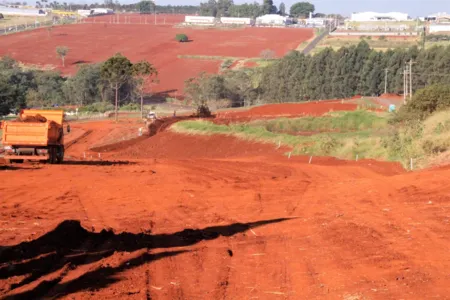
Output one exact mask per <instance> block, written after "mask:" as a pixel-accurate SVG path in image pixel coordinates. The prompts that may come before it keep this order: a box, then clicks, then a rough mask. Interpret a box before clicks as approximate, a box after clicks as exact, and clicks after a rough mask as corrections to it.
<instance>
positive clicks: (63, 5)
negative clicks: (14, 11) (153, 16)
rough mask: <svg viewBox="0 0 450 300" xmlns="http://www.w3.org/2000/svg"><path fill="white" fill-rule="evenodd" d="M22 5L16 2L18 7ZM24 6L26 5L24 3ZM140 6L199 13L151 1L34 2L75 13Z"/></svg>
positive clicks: (130, 9)
mask: <svg viewBox="0 0 450 300" xmlns="http://www.w3.org/2000/svg"><path fill="white" fill-rule="evenodd" d="M22 4H23V3H20V2H18V5H22ZM25 4H26V3H25ZM141 6H144V7H145V8H147V7H148V11H145V13H150V12H152V13H153V12H154V11H156V12H157V13H170V14H195V13H198V12H199V9H200V7H199V6H195V5H156V6H155V4H154V2H153V1H141V2H138V3H131V4H121V3H120V2H119V1H117V0H116V1H113V0H105V1H104V2H103V3H99V2H95V3H91V4H77V3H72V2H70V3H68V2H58V1H48V0H40V1H36V8H52V9H55V10H66V11H77V10H79V9H84V10H88V9H92V8H110V9H113V10H115V11H128V12H140V8H141Z"/></svg>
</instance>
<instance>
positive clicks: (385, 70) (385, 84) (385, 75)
mask: <svg viewBox="0 0 450 300" xmlns="http://www.w3.org/2000/svg"><path fill="white" fill-rule="evenodd" d="M388 70H389V69H388V68H386V69H384V72H385V73H384V93H385V94H387V74H388Z"/></svg>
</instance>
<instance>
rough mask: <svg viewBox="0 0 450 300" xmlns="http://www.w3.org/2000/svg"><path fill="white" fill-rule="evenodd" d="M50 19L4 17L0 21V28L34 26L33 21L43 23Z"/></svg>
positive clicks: (46, 17)
mask: <svg viewBox="0 0 450 300" xmlns="http://www.w3.org/2000/svg"><path fill="white" fill-rule="evenodd" d="M51 19H52V18H51V17H49V16H45V17H24V16H5V18H4V19H1V20H0V27H3V26H14V25H20V24H34V22H35V21H38V22H44V21H50V20H51Z"/></svg>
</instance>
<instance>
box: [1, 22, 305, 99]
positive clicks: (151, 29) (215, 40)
mask: <svg viewBox="0 0 450 300" xmlns="http://www.w3.org/2000/svg"><path fill="white" fill-rule="evenodd" d="M109 17H110V16H103V17H102V18H106V20H108V18H109ZM180 32H184V33H186V34H187V35H188V37H189V39H190V40H192V41H191V42H188V43H178V42H176V41H175V35H176V34H177V33H180ZM312 35H313V31H312V30H309V29H305V30H303V29H284V28H283V29H279V28H243V29H230V30H219V29H192V28H183V29H179V28H173V27H171V26H155V25H148V24H147V25H144V24H109V23H95V24H78V25H67V26H58V27H55V28H54V30H53V31H52V33H51V37H49V36H48V32H47V30H46V29H39V30H34V31H28V32H22V33H18V34H12V35H8V36H2V37H0V56H3V55H10V56H12V57H13V58H15V59H17V60H19V61H22V62H23V63H26V64H34V65H40V66H44V65H51V66H57V68H58V69H59V70H61V71H62V72H63V73H65V74H73V73H75V72H76V70H77V66H78V65H80V64H83V63H95V62H101V61H104V60H106V59H108V58H109V57H110V56H112V55H114V54H115V53H117V52H121V53H122V54H124V55H126V56H127V57H128V58H130V59H131V60H132V61H138V60H141V59H145V60H148V61H149V62H151V63H153V64H154V65H155V66H156V68H157V69H158V71H159V76H160V84H157V85H155V86H153V91H156V92H164V91H172V94H175V93H174V90H178V93H182V89H183V86H184V80H186V79H188V78H190V77H193V76H196V75H198V73H199V72H200V71H206V72H212V73H217V72H218V70H219V65H220V61H211V60H198V59H192V58H191V59H187V58H184V59H181V58H179V56H180V55H195V56H199V55H200V56H238V57H255V56H256V57H257V56H259V54H260V52H261V51H262V50H264V49H272V50H274V51H275V52H276V54H277V55H278V56H282V55H284V54H286V53H287V52H288V51H289V50H292V49H295V48H296V47H297V45H298V44H300V43H301V42H302V41H304V40H307V39H309V38H310V37H311V36H312ZM60 45H64V46H67V47H69V48H70V52H69V54H68V55H67V58H66V67H62V66H61V62H60V60H59V58H58V57H57V55H56V53H55V48H56V47H57V46H60ZM197 58H198V57H197Z"/></svg>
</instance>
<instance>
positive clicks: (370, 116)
mask: <svg viewBox="0 0 450 300" xmlns="http://www.w3.org/2000/svg"><path fill="white" fill-rule="evenodd" d="M251 124H252V125H254V126H263V127H265V128H266V130H268V131H270V132H299V131H308V132H309V131H314V132H317V131H339V132H348V131H357V130H366V129H381V128H385V127H386V125H387V119H386V118H385V117H383V116H381V115H377V114H375V113H371V112H368V111H365V110H357V111H349V112H334V113H330V114H329V115H326V116H323V117H304V118H295V119H292V118H281V119H274V120H268V121H254V122H252V123H251Z"/></svg>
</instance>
